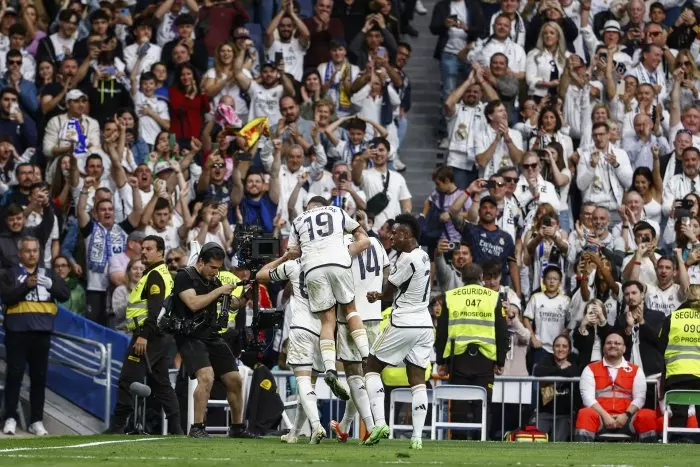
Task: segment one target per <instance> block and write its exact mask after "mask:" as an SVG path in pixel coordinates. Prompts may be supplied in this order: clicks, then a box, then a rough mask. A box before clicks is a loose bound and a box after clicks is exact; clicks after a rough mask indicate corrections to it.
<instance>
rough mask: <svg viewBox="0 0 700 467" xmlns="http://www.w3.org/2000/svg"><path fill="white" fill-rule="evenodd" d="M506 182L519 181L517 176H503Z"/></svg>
mask: <svg viewBox="0 0 700 467" xmlns="http://www.w3.org/2000/svg"><path fill="white" fill-rule="evenodd" d="M503 180H505V182H506V183H518V178H517V177H503Z"/></svg>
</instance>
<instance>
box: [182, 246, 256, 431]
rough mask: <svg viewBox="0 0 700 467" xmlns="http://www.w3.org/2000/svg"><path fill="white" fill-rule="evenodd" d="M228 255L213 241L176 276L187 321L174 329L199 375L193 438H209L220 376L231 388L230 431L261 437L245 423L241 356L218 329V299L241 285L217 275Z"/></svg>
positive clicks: (238, 301)
mask: <svg viewBox="0 0 700 467" xmlns="http://www.w3.org/2000/svg"><path fill="white" fill-rule="evenodd" d="M225 255H226V254H225V253H224V250H223V249H222V248H221V247H220V246H219V245H218V244H216V243H213V242H210V243H207V244H205V245H204V246H203V247H202V251H201V252H200V254H199V258H198V259H197V263H196V264H195V265H194V266H188V267H186V268H183V269H181V270H180V271H178V273H177V276H175V286H174V287H173V298H172V300H173V303H172V312H173V315H174V316H178V317H181V318H182V323H181V329H180V330H175V331H174V332H173V333H174V334H175V342H176V343H177V350H178V351H179V352H180V355H181V356H182V359H183V363H184V365H185V368H186V369H187V371H188V373H189V375H190V378H192V377H193V376H194V378H197V388H196V389H195V391H194V424H193V425H192V426H191V427H190V432H189V436H190V437H191V438H208V437H209V434H208V433H207V432H206V425H205V423H204V417H205V415H206V412H207V401H208V400H209V396H210V393H211V388H212V385H213V383H214V378H215V377H217V378H219V379H221V381H222V382H223V383H224V386H226V398H227V400H228V403H229V405H230V407H231V422H232V424H231V426H230V427H229V432H228V435H229V436H230V437H231V438H254V437H255V436H254V435H252V434H251V433H249V432H248V431H247V430H246V429H245V426H244V424H243V394H242V386H243V381H242V379H241V376H240V374H239V373H238V367H237V366H236V359H235V357H234V355H233V353H232V352H231V349H230V348H229V347H228V345H227V344H226V342H225V341H224V340H223V339H222V337H221V335H220V334H219V333H218V331H219V329H220V328H221V327H222V326H221V325H220V324H219V318H218V316H217V302H218V300H219V298H220V297H222V296H229V295H230V294H231V292H232V291H233V289H234V288H235V287H236V285H235V284H223V285H222V284H221V281H220V280H219V279H218V277H217V276H218V274H219V270H220V269H221V267H222V266H223V264H224V258H225ZM244 306H245V299H243V298H242V297H241V298H236V297H231V305H230V309H231V310H237V309H239V308H241V307H244ZM226 318H228V317H227V316H226ZM182 324H184V326H183V325H182ZM224 326H226V323H224Z"/></svg>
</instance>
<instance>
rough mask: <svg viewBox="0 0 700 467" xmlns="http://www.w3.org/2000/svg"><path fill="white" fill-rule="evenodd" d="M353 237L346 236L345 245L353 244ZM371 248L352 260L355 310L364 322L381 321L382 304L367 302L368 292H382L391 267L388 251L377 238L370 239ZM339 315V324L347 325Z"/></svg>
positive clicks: (379, 302) (339, 314)
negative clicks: (385, 269) (386, 271)
mask: <svg viewBox="0 0 700 467" xmlns="http://www.w3.org/2000/svg"><path fill="white" fill-rule="evenodd" d="M352 241H353V240H352V236H351V235H346V236H345V244H346V245H350V243H352ZM369 242H370V246H369V248H367V249H366V250H365V251H363V252H362V253H360V254H359V255H356V256H353V258H352V275H353V277H354V279H355V308H356V309H357V312H358V313H360V317H361V318H362V321H381V320H382V302H381V300H377V301H376V302H374V303H369V302H368V301H367V292H381V291H382V287H383V286H384V284H383V282H384V268H387V267H389V266H390V263H389V257H388V256H387V254H386V250H385V249H384V247H382V244H381V243H379V240H377V238H375V237H369ZM341 315H342V313H338V322H339V323H345V317H344V316H341Z"/></svg>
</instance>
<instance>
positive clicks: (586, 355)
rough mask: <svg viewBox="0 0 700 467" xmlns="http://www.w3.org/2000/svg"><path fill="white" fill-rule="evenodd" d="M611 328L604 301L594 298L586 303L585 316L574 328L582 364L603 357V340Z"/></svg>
mask: <svg viewBox="0 0 700 467" xmlns="http://www.w3.org/2000/svg"><path fill="white" fill-rule="evenodd" d="M611 328H612V326H610V324H608V314H607V311H606V309H605V305H604V304H603V302H602V301H601V300H599V299H597V298H594V299H593V300H591V301H589V302H588V303H586V307H585V309H584V311H583V318H582V319H581V321H580V322H579V323H578V324H577V325H576V327H575V328H574V347H575V348H576V350H578V355H579V361H580V362H581V363H582V364H583V363H585V364H588V363H590V362H597V361H598V360H600V359H601V358H603V342H604V341H605V336H606V335H607V334H608V332H610V329H611Z"/></svg>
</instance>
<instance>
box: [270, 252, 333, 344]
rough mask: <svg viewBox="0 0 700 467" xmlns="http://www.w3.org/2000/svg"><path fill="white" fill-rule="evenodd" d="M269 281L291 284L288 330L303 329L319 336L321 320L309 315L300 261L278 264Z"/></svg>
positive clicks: (271, 272) (311, 314)
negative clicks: (290, 311) (290, 309)
mask: <svg viewBox="0 0 700 467" xmlns="http://www.w3.org/2000/svg"><path fill="white" fill-rule="evenodd" d="M270 280H271V281H272V282H281V281H285V280H289V281H290V282H291V283H292V291H293V294H292V298H291V305H292V318H291V320H290V322H289V329H295V328H296V329H305V330H306V331H309V332H311V333H313V334H316V335H317V336H318V335H320V334H321V319H320V317H319V316H318V315H315V314H314V313H311V309H310V308H309V295H308V294H307V291H306V283H305V282H304V271H303V270H302V268H301V261H300V260H298V259H296V260H290V261H285V262H284V263H282V264H280V265H279V266H277V267H276V268H275V269H273V270H272V271H270Z"/></svg>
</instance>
